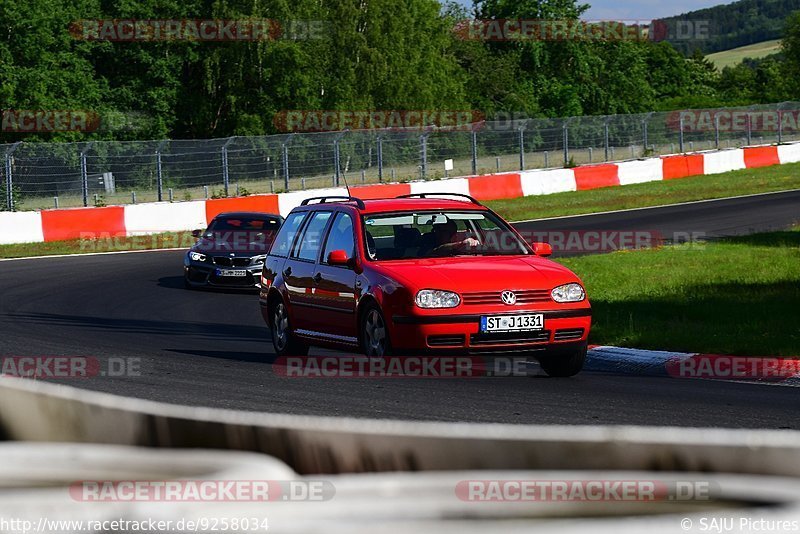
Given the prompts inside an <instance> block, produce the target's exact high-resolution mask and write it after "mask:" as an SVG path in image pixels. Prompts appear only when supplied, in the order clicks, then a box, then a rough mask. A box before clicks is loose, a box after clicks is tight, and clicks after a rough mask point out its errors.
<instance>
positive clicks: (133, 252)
mask: <svg viewBox="0 0 800 534" xmlns="http://www.w3.org/2000/svg"><path fill="white" fill-rule="evenodd" d="M175 250H189V249H187V248H185V247H177V248H149V249H145V250H115V251H111V252H77V253H75V254H49V255H46V256H25V257H24V258H2V259H0V262H2V261H20V260H41V259H45V258H79V257H81V256H110V255H112V254H138V253H140V252H170V251H175Z"/></svg>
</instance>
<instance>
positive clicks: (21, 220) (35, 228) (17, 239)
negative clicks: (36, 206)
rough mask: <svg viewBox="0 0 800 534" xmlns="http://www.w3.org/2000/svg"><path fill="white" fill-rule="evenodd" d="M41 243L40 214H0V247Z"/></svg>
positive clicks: (42, 238)
mask: <svg viewBox="0 0 800 534" xmlns="http://www.w3.org/2000/svg"><path fill="white" fill-rule="evenodd" d="M43 241H44V231H43V230H42V214H41V212H38V211H16V212H0V245H8V244H11V243H42V242H43Z"/></svg>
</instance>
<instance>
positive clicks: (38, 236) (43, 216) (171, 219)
mask: <svg viewBox="0 0 800 534" xmlns="http://www.w3.org/2000/svg"><path fill="white" fill-rule="evenodd" d="M796 162H800V143H796V144H789V145H780V146H757V147H747V148H738V149H730V150H719V151H710V152H700V153H695V154H685V155H673V156H663V157H657V158H649V159H642V160H634V161H623V162H618V163H603V164H600V165H585V166H581V167H575V168H573V169H545V170H532V171H523V172H507V173H498V174H489V175H482V176H471V177H461V178H451V179H445V180H430V181H418V182H408V183H393V184H377V185H365V186H355V187H353V188H351V190H352V192H353V195H355V196H358V197H360V198H363V199H374V198H392V197H396V196H398V195H405V194H409V193H434V192H447V193H462V194H466V195H471V196H473V197H475V198H477V199H478V200H500V199H509V198H518V197H522V196H531V195H549V194H553V193H561V192H567V191H585V190H589V189H597V188H601V187H613V186H619V185H630V184H638V183H644V182H653V181H660V180H673V179H677V178H685V177H687V176H696V175H703V174H718V173H723V172H728V171H734V170H739V169H753V168H758V167H766V166H770V165H779V164H785V163H796ZM346 194H347V190H346V189H345V188H344V187H336V188H327V189H315V190H309V191H296V192H290V193H281V194H270V195H252V196H248V197H238V198H222V199H212V200H200V201H189V202H176V203H168V202H154V203H147V204H136V205H128V206H110V207H104V208H75V209H61V210H44V211H41V212H28V211H25V212H15V213H0V244H8V243H37V242H44V241H60V240H66V239H79V238H82V237H86V236H87V235H96V236H108V235H126V236H133V235H144V234H153V233H160V232H178V231H184V230H194V229H197V228H203V227H205V226H206V224H208V222H209V221H211V219H213V218H214V217H215V216H216V215H217V214H219V213H222V212H230V211H258V212H264V213H279V214H281V215H283V216H286V215H287V214H288V213H289V212H290V211H291V210H292V209H293V208H295V207H296V206H298V205H299V204H300V202H302V201H303V199H305V198H308V197H311V196H324V195H346Z"/></svg>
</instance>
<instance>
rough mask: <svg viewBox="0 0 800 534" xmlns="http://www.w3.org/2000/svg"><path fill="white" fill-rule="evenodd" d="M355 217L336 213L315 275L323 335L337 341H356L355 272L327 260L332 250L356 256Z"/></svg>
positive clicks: (350, 267) (318, 313)
mask: <svg viewBox="0 0 800 534" xmlns="http://www.w3.org/2000/svg"><path fill="white" fill-rule="evenodd" d="M354 231H355V226H354V224H353V217H352V216H351V215H350V214H349V213H347V212H344V211H340V212H337V213H336V215H335V216H334V218H333V221H332V222H331V224H330V225H329V227H328V233H327V236H326V237H325V244H324V246H323V251H322V254H321V256H320V261H319V263H318V264H317V268H316V270H315V272H314V277H313V282H314V291H313V305H314V307H315V309H316V310H315V311H316V313H317V322H318V324H319V328H320V330H321V332H322V333H324V334H326V336H327V337H329V338H332V339H335V340H337V341H344V342H350V343H355V342H356V317H355V312H356V295H355V289H356V288H355V285H356V273H355V271H354V270H353V268H352V266H351V265H333V264H331V263H330V262H329V261H328V259H329V257H330V254H331V252H333V251H335V250H336V251H344V252H345V253H346V254H347V257H348V258H349V259H353V257H354V255H355V248H356V247H355V243H356V242H355V233H354Z"/></svg>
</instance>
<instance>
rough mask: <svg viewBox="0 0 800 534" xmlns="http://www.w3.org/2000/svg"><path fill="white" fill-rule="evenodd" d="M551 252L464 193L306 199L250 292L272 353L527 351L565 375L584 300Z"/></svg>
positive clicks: (582, 346)
mask: <svg viewBox="0 0 800 534" xmlns="http://www.w3.org/2000/svg"><path fill="white" fill-rule="evenodd" d="M550 253H551V248H550V246H549V245H547V244H545V243H533V244H532V245H531V244H528V243H526V242H525V240H524V239H523V238H522V237H521V236H520V235H519V234H518V233H517V232H516V230H514V229H513V228H512V227H511V226H510V225H509V224H508V223H506V222H505V221H504V220H503V219H501V218H500V217H499V216H498V215H497V214H496V213H494V212H493V211H492V210H490V209H489V208H487V207H486V206H483V205H482V204H480V203H479V202H478V201H477V200H475V199H473V198H471V197H468V196H465V195H454V194H450V193H425V194H417V195H406V196H402V197H398V198H393V199H380V200H361V199H358V198H354V197H332V196H328V197H318V198H310V199H307V200H304V201H303V203H302V205H301V206H299V207H297V208H295V209H294V210H293V211H292V212H291V213H290V214H289V216H288V217H287V218H286V221H285V222H284V223H283V226H282V227H281V229H280V232H279V233H278V235H277V236H276V238H275V241H274V242H273V244H272V248H271V249H270V253H269V255H268V256H267V259H266V262H265V264H264V269H263V272H262V279H261V292H260V297H259V300H260V304H261V311H262V315H263V316H264V320H265V321H266V322H267V324H268V325H269V326H270V328H271V329H272V341H273V344H274V346H275V351H276V353H277V354H278V355H279V356H284V355H305V354H307V353H308V348H309V346H310V345H317V346H328V347H334V348H349V349H356V348H357V349H359V350H360V351H361V352H363V353H365V354H366V355H367V356H372V357H383V356H387V355H389V354H397V353H414V354H420V353H440V352H442V353H447V352H449V353H457V354H458V353H460V354H484V353H503V352H505V353H509V352H512V353H530V354H531V355H532V356H533V357H534V358H536V359H537V360H539V362H540V364H541V366H542V368H543V369H544V370H545V371H546V372H547V373H548V374H549V375H551V376H572V375H574V374H576V373H578V372H579V371H580V370H581V368H582V367H583V363H584V360H585V358H586V349H587V341H586V340H587V337H588V334H589V328H590V325H591V307H590V305H589V302H588V300H587V298H586V293H585V291H584V288H583V285H582V283H581V281H580V279H578V277H577V276H576V275H575V274H574V273H572V272H571V271H570V270H569V269H567V268H565V267H563V266H561V265H559V264H557V263H555V262H552V261H550V260H548V259H546V258H545V257H546V256H549V255H550Z"/></svg>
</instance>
